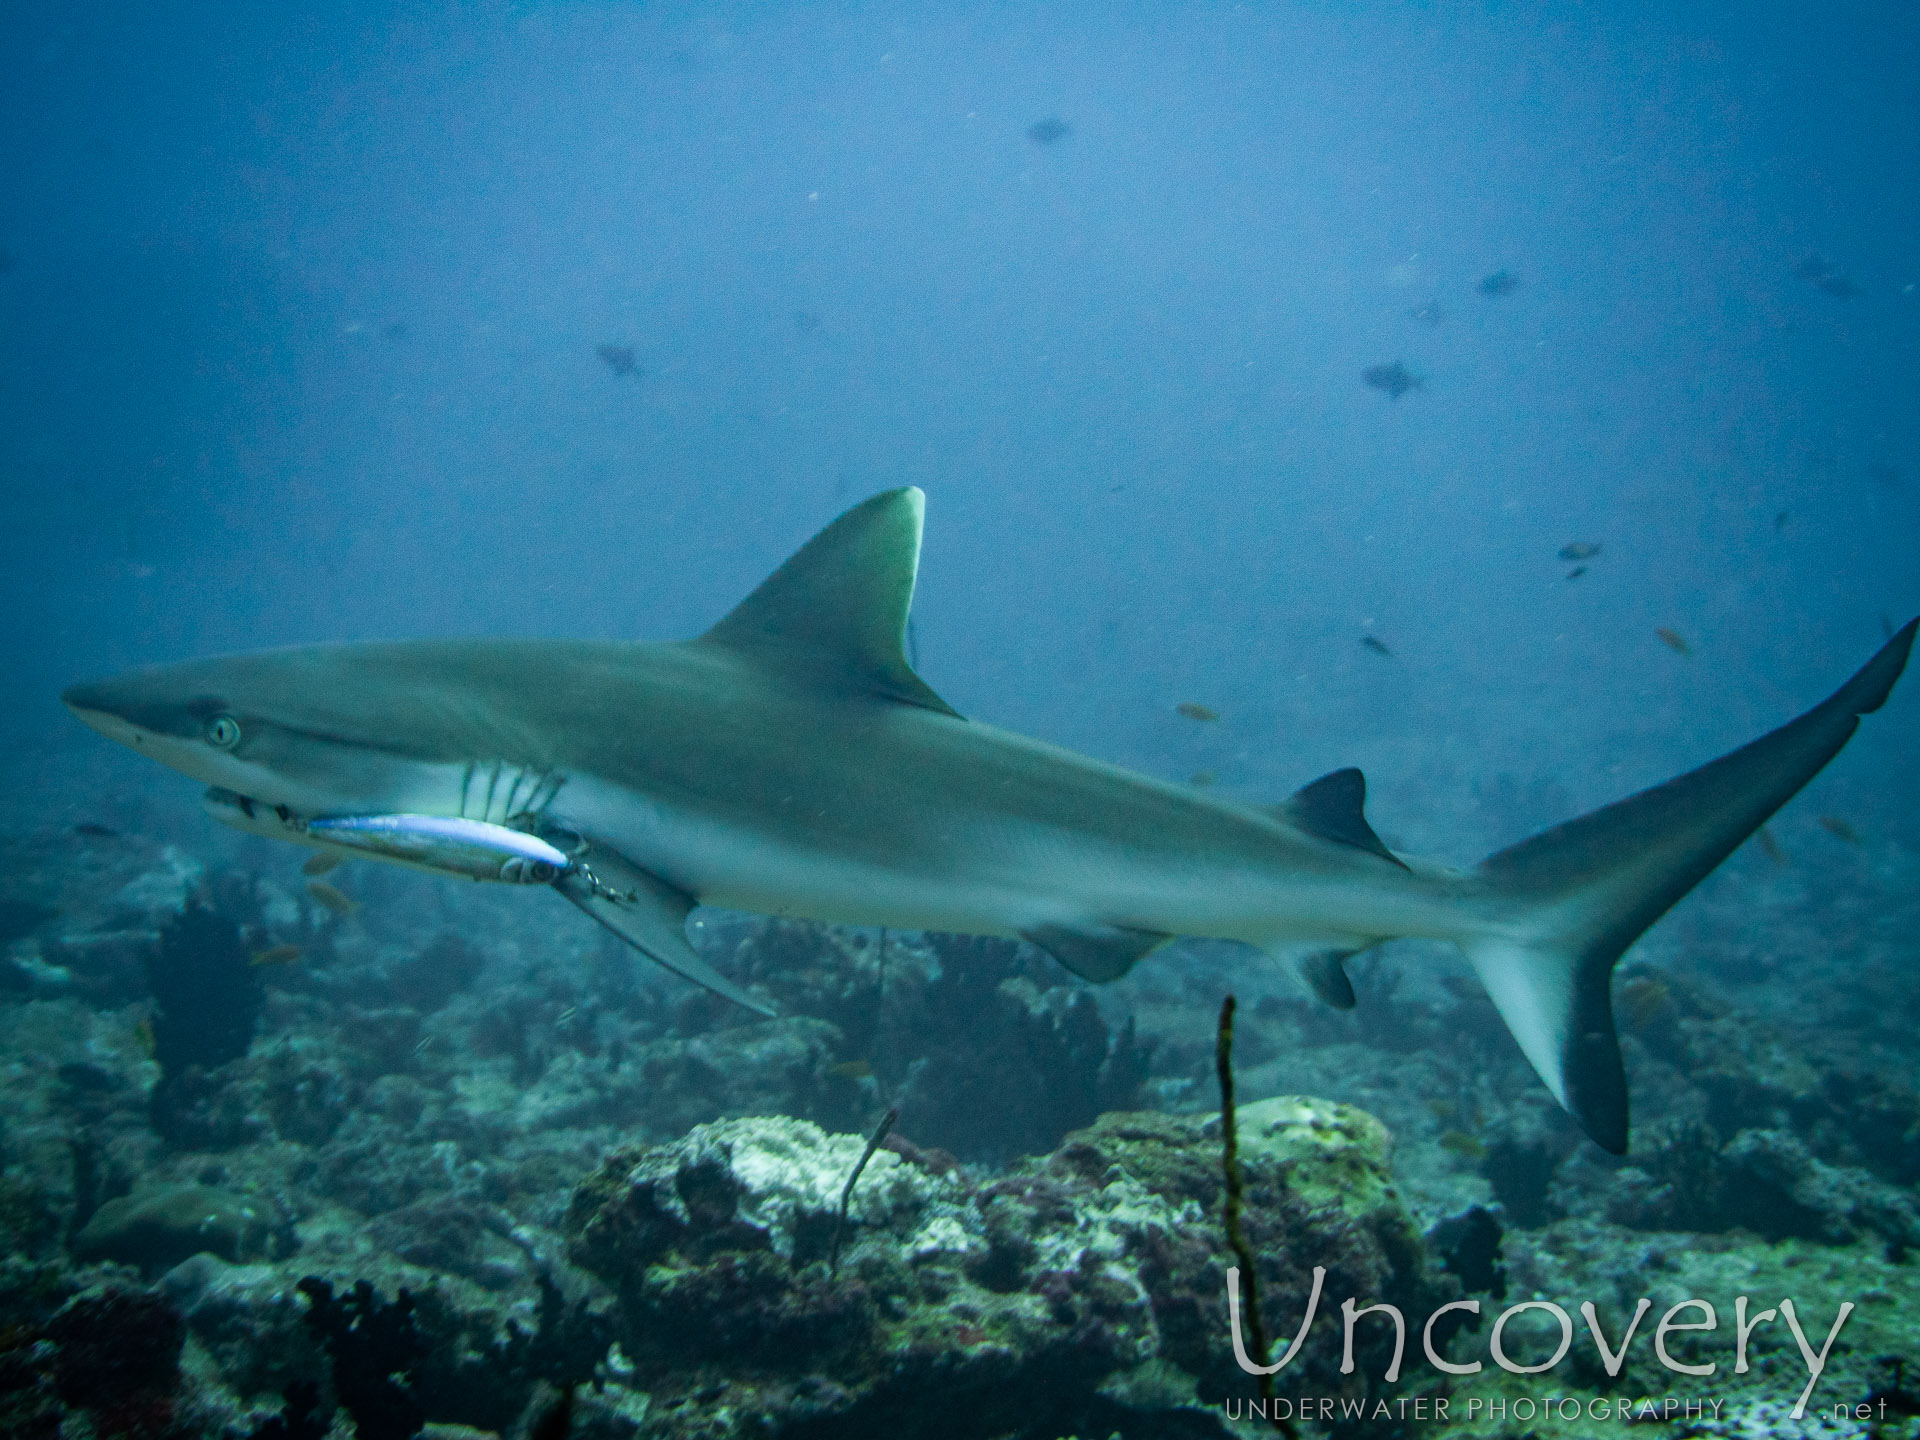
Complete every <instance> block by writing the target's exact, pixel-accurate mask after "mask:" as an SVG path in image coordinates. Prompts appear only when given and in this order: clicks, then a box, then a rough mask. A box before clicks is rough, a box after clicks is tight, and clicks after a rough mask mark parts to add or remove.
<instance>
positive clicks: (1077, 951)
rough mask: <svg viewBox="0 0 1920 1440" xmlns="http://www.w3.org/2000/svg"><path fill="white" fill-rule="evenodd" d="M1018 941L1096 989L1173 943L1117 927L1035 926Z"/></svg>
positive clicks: (1166, 938) (1145, 932) (1146, 932)
mask: <svg viewBox="0 0 1920 1440" xmlns="http://www.w3.org/2000/svg"><path fill="white" fill-rule="evenodd" d="M1020 938H1021V939H1023V940H1026V941H1028V942H1030V943H1032V944H1034V945H1038V946H1039V947H1040V948H1041V949H1042V950H1044V951H1046V952H1047V953H1048V954H1049V955H1051V956H1052V957H1053V958H1054V959H1056V960H1058V961H1059V962H1060V963H1061V964H1062V965H1064V966H1066V967H1067V969H1069V970H1071V971H1073V973H1074V974H1076V975H1078V976H1079V977H1080V978H1081V979H1082V980H1091V981H1093V982H1094V983H1095V984H1096V985H1098V984H1104V983H1106V982H1107V981H1109V980H1118V979H1119V978H1120V977H1121V976H1122V975H1124V974H1126V973H1127V972H1128V971H1129V970H1131V969H1132V968H1133V967H1134V966H1135V965H1137V964H1139V963H1140V961H1141V960H1143V959H1145V958H1146V957H1147V956H1148V955H1151V954H1152V953H1153V952H1154V951H1156V950H1158V949H1159V948H1160V947H1161V946H1162V945H1164V944H1166V943H1167V942H1168V941H1169V940H1171V939H1173V936H1171V935H1162V934H1159V933H1158V932H1156V931H1152V930H1129V929H1127V928H1126V927H1125V926H1121V925H1099V924H1094V925H1036V926H1034V927H1033V928H1032V929H1030V930H1022V931H1021V932H1020Z"/></svg>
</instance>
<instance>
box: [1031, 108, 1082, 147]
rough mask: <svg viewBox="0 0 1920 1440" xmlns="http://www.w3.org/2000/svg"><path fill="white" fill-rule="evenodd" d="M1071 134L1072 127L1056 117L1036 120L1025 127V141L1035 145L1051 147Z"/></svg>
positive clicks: (1051, 116)
mask: <svg viewBox="0 0 1920 1440" xmlns="http://www.w3.org/2000/svg"><path fill="white" fill-rule="evenodd" d="M1072 133H1073V127H1072V126H1071V125H1069V124H1067V122H1066V121H1064V120H1062V119H1061V118H1060V117H1059V116H1058V115H1049V116H1048V117H1047V118H1046V119H1044V120H1036V121H1034V122H1033V124H1031V125H1029V126H1028V127H1027V139H1029V140H1031V141H1032V142H1033V143H1034V144H1036V145H1052V144H1054V143H1056V142H1058V141H1061V140H1064V139H1066V138H1067V136H1069V135H1071V134H1072Z"/></svg>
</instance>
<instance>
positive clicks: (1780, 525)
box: [1773, 510, 1787, 534]
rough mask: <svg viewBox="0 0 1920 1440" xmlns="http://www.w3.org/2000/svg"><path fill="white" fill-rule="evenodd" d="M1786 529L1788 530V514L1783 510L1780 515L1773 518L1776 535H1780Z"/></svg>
mask: <svg viewBox="0 0 1920 1440" xmlns="http://www.w3.org/2000/svg"><path fill="white" fill-rule="evenodd" d="M1786 528H1787V512H1786V511H1784V510H1782V511H1781V512H1780V513H1779V514H1777V515H1775V516H1774V517H1773V529H1774V533H1775V534H1778V533H1779V532H1780V531H1782V530H1784V529H1786Z"/></svg>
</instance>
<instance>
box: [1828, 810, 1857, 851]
mask: <svg viewBox="0 0 1920 1440" xmlns="http://www.w3.org/2000/svg"><path fill="white" fill-rule="evenodd" d="M1820 828H1821V829H1822V830H1824V831H1826V832H1827V833H1828V834H1829V835H1831V836H1833V838H1834V839H1836V840H1844V841H1846V842H1847V844H1849V845H1858V844H1859V843H1860V832H1859V831H1858V830H1855V829H1854V828H1853V826H1851V825H1849V824H1848V823H1847V822H1846V821H1844V820H1842V819H1841V818H1840V817H1839V816H1838V815H1822V816H1821V817H1820Z"/></svg>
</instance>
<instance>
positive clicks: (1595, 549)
mask: <svg viewBox="0 0 1920 1440" xmlns="http://www.w3.org/2000/svg"><path fill="white" fill-rule="evenodd" d="M1599 553H1600V547H1599V546H1598V545H1596V544H1591V543H1589V542H1588V541H1585V540H1575V541H1573V542H1572V543H1571V544H1568V545H1562V546H1561V547H1560V558H1561V559H1562V560H1591V559H1593V557H1594V556H1596V555H1598V554H1599Z"/></svg>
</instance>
